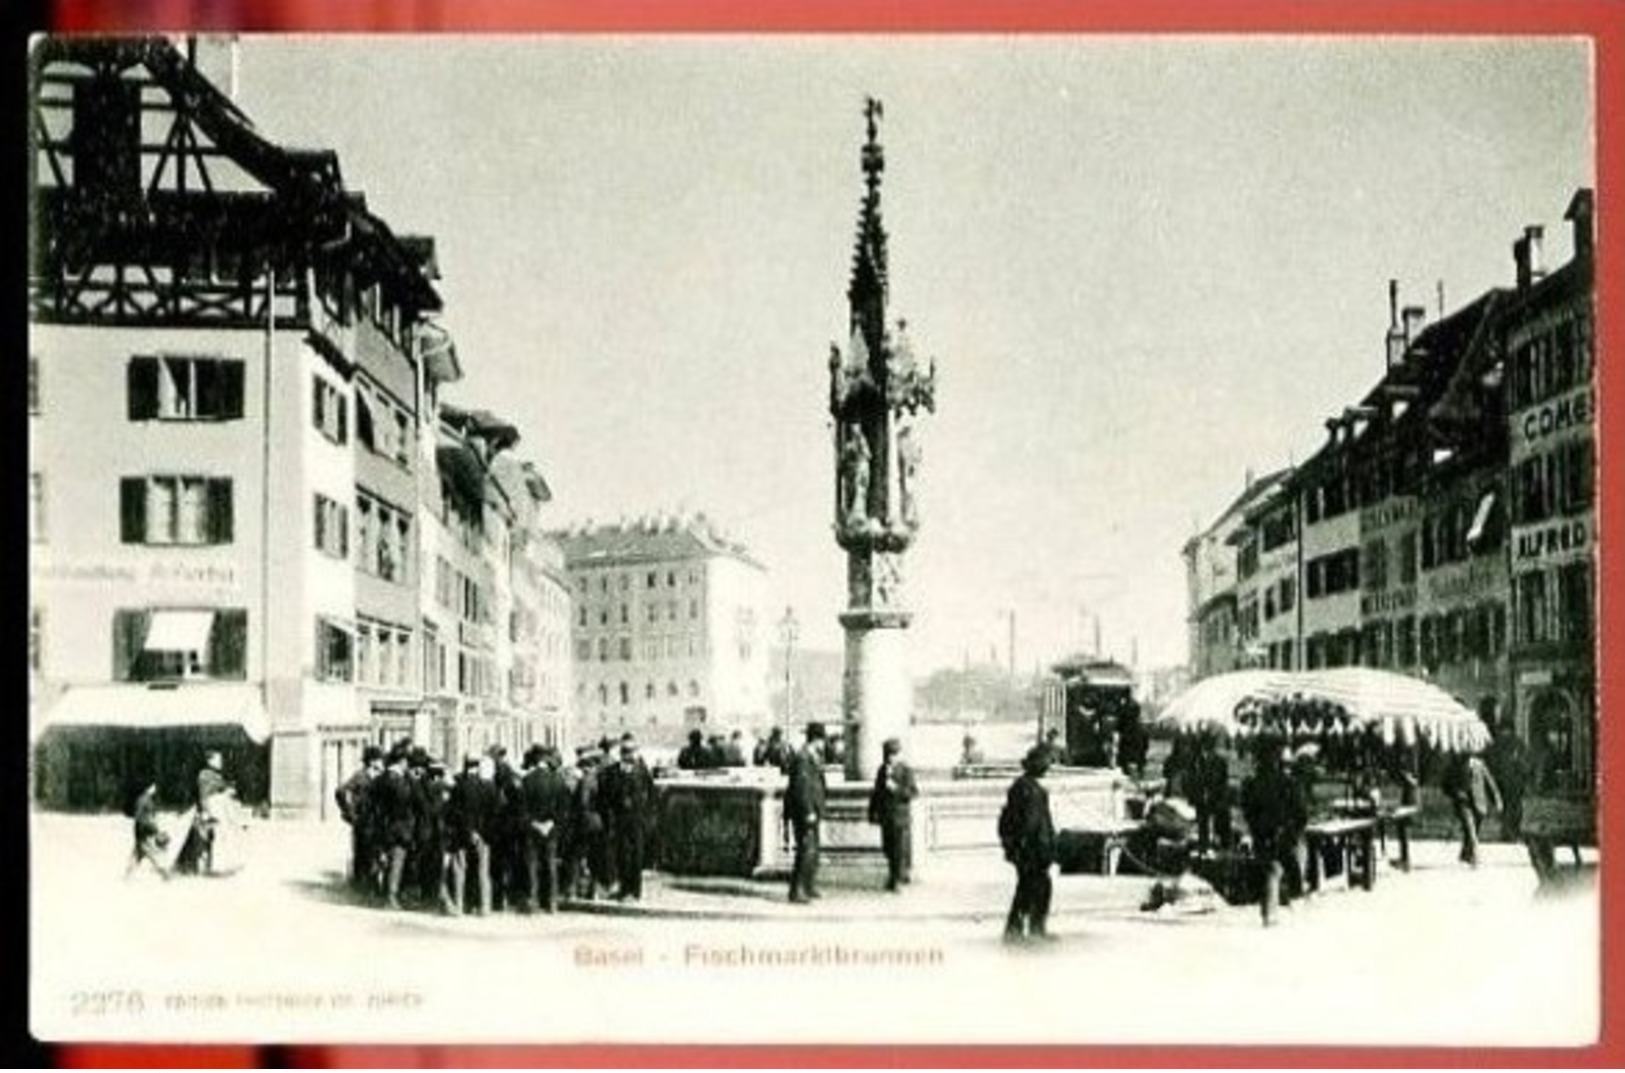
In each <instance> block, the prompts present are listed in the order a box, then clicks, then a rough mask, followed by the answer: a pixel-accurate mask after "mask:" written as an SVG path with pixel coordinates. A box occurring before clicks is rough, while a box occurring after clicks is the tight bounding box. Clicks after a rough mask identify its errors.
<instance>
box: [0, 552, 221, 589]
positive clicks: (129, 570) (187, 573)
mask: <svg viewBox="0 0 1625 1073" xmlns="http://www.w3.org/2000/svg"><path fill="white" fill-rule="evenodd" d="M28 575H29V579H30V580H31V581H34V582H36V583H49V582H55V583H68V584H79V585H177V586H188V587H190V586H198V585H207V586H214V587H219V588H236V587H237V586H238V585H239V584H240V583H241V579H240V578H239V577H238V575H237V566H236V564H235V563H230V562H212V563H199V562H189V561H187V560H184V559H158V560H155V561H153V562H145V563H143V562H138V561H133V560H117V559H106V560H79V561H69V562H54V563H52V562H31V563H29V568H28Z"/></svg>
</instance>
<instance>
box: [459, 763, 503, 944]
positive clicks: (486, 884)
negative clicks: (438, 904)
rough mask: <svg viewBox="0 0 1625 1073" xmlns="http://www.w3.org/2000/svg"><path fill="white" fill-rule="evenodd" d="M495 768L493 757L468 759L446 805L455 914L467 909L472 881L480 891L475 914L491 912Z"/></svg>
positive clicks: (495, 819)
mask: <svg viewBox="0 0 1625 1073" xmlns="http://www.w3.org/2000/svg"><path fill="white" fill-rule="evenodd" d="M495 772H496V765H495V763H494V762H493V761H492V760H491V758H490V757H484V758H475V757H469V758H468V760H467V761H466V762H465V763H464V765H463V774H462V777H461V778H459V779H458V780H457V782H456V783H455V785H453V786H452V788H451V796H450V798H449V799H448V800H447V802H446V835H447V840H448V842H449V844H450V845H451V849H452V861H453V864H452V890H451V898H450V901H451V904H452V905H453V906H455V907H456V908H455V909H453V910H452V911H453V912H461V911H462V910H463V909H464V908H465V898H466V894H467V881H468V879H469V878H470V877H472V878H473V880H474V884H475V886H476V887H477V888H478V889H479V901H478V902H477V903H475V912H477V913H479V914H480V915H481V916H484V915H486V914H488V913H490V912H491V906H492V902H493V899H492V890H491V886H492V883H491V841H492V838H493V837H494V832H495V830H496V827H497V810H498V808H499V806H500V802H499V801H498V799H497V789H496V784H495Z"/></svg>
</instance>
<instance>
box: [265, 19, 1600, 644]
mask: <svg viewBox="0 0 1625 1073" xmlns="http://www.w3.org/2000/svg"><path fill="white" fill-rule="evenodd" d="M865 94H872V95H874V96H877V97H880V98H881V99H882V100H883V101H884V103H885V108H886V114H885V119H884V121H883V124H882V140H883V142H884V143H885V146H886V154H887V171H886V177H885V185H884V188H883V208H884V214H885V220H886V224H887V228H888V230H889V232H890V235H891V270H892V316H893V317H894V318H895V317H899V316H901V317H905V318H907V320H908V321H909V325H910V334H911V335H912V336H913V338H914V340H915V345H916V347H917V349H919V350H921V351H923V352H924V353H926V354H930V355H934V356H935V357H936V359H937V367H938V388H937V400H938V413H937V415H936V416H935V418H934V419H931V420H930V421H929V422H928V424H927V431H926V438H925V441H924V442H925V459H924V463H923V465H922V467H921V480H922V483H923V485H924V489H923V492H922V493H921V495H922V510H923V522H924V524H923V529H922V531H921V533H920V536H919V538H918V540H917V542H916V544H915V546H914V548H913V550H912V551H911V552H910V556H909V558H910V560H911V565H910V567H909V570H908V575H907V577H908V583H909V588H910V601H911V603H912V606H913V607H914V609H915V610H916V619H915V625H914V629H913V633H914V640H913V651H914V660H915V664H916V669H917V670H922V671H923V670H925V669H928V668H929V667H932V666H935V665H939V664H943V663H951V664H957V663H959V661H960V660H961V659H962V658H963V657H964V656H965V655H966V654H968V655H969V656H970V658H971V659H973V660H976V659H986V658H988V656H989V654H990V652H991V650H992V649H993V648H994V646H997V648H998V652H999V658H1000V659H1001V660H1002V659H1003V658H1004V646H1005V643H1006V639H1007V638H1006V625H1005V620H1004V618H1003V615H1004V612H1005V611H1006V610H1007V609H1014V610H1015V612H1016V619H1017V660H1018V662H1019V663H1020V664H1021V666H1022V667H1023V668H1024V669H1026V668H1030V667H1031V666H1032V665H1033V664H1034V663H1035V662H1038V661H1044V662H1047V661H1049V660H1051V659H1053V658H1054V657H1056V656H1057V655H1059V654H1061V653H1062V651H1063V650H1067V649H1072V648H1076V647H1077V646H1078V643H1079V641H1080V639H1081V638H1082V637H1087V636H1088V635H1089V632H1090V629H1091V628H1089V627H1084V626H1083V625H1082V624H1083V623H1084V622H1085V621H1086V618H1085V616H1086V615H1087V614H1097V615H1098V616H1099V617H1100V620H1101V630H1102V635H1103V640H1104V642H1105V647H1106V648H1108V649H1110V650H1112V651H1114V652H1115V653H1116V654H1117V655H1118V656H1119V657H1122V658H1126V657H1128V655H1129V654H1130V651H1131V648H1132V647H1133V645H1134V644H1135V641H1136V640H1137V642H1138V651H1139V655H1140V659H1141V662H1142V663H1143V664H1162V663H1173V662H1181V661H1183V659H1184V657H1185V637H1186V634H1185V612H1186V608H1185V589H1184V573H1183V567H1182V563H1181V559H1180V555H1179V549H1180V546H1181V545H1182V544H1183V542H1184V541H1185V540H1186V539H1187V538H1188V537H1189V536H1190V535H1191V533H1192V532H1193V531H1194V528H1195V526H1196V523H1197V521H1198V520H1201V521H1202V523H1203V524H1205V523H1206V522H1207V521H1209V520H1211V518H1212V517H1213V515H1214V514H1216V513H1217V512H1218V511H1219V510H1221V509H1223V507H1224V506H1225V505H1226V504H1227V503H1228V502H1229V501H1230V500H1231V499H1233V498H1234V497H1235V496H1236V495H1237V494H1238V493H1239V492H1240V491H1241V489H1242V484H1243V480H1244V476H1245V473H1246V471H1247V470H1248V469H1249V468H1252V469H1254V470H1256V471H1258V472H1263V471H1265V470H1269V469H1273V468H1275V467H1278V466H1281V465H1285V464H1287V463H1289V462H1290V461H1292V460H1294V459H1298V460H1301V459H1302V458H1304V457H1307V455H1308V454H1309V453H1311V452H1312V451H1313V450H1315V448H1316V447H1317V446H1318V445H1319V442H1320V440H1321V438H1322V437H1323V436H1324V430H1323V428H1322V425H1321V421H1322V419H1323V418H1324V417H1325V416H1327V415H1328V414H1329V413H1331V412H1332V411H1334V410H1341V408H1342V407H1343V406H1344V405H1345V404H1346V403H1348V402H1350V401H1352V400H1353V399H1354V397H1355V396H1356V395H1358V394H1360V393H1362V392H1363V391H1364V390H1365V389H1366V388H1368V387H1369V386H1370V385H1371V384H1372V383H1373V382H1374V381H1375V380H1376V379H1377V378H1378V377H1379V376H1380V375H1381V371H1382V364H1383V333H1384V330H1385V329H1386V327H1387V318H1388V295H1387V281H1388V280H1389V279H1390V278H1397V279H1398V280H1399V281H1400V284H1401V291H1402V294H1401V297H1402V300H1403V301H1405V302H1406V303H1407V304H1409V303H1417V304H1425V305H1426V306H1427V307H1428V313H1429V318H1430V319H1432V318H1433V317H1435V316H1436V315H1437V301H1438V285H1439V281H1443V287H1444V293H1445V305H1446V308H1447V310H1448V309H1454V308H1457V307H1459V306H1460V305H1463V304H1465V303H1466V302H1468V301H1470V300H1471V299H1472V298H1473V297H1475V296H1476V295H1478V294H1479V293H1481V292H1482V291H1483V290H1485V289H1486V288H1488V287H1492V286H1498V285H1506V284H1508V283H1509V282H1510V281H1511V279H1512V257H1511V252H1510V250H1511V243H1512V241H1513V239H1514V238H1515V237H1517V235H1518V234H1519V232H1520V231H1521V229H1522V227H1523V226H1524V225H1525V224H1528V223H1543V224H1545V225H1546V227H1547V235H1548V239H1547V259H1548V261H1549V263H1552V264H1556V263H1560V262H1561V261H1562V260H1566V259H1567V258H1568V256H1569V250H1570V242H1569V236H1568V229H1567V225H1566V224H1565V223H1564V222H1563V220H1562V213H1563V210H1564V208H1565V207H1566V205H1567V203H1568V199H1569V196H1570V195H1571V194H1572V193H1573V191H1574V189H1575V188H1576V187H1578V186H1582V185H1591V184H1592V183H1593V182H1594V178H1593V175H1594V155H1593V142H1592V116H1593V108H1592V103H1591V102H1592V93H1591V56H1590V51H1589V48H1588V46H1587V44H1586V43H1585V42H1584V41H1581V40H1578V39H1556V38H1549V39H1542V40H1515V39H1487V38H1486V39H1473V40H1466V39H1457V40H1450V39H1440V38H1432V39H1362V40H1349V39H1344V40H1330V39H1327V40H1319V41H1316V40H1311V39H1278V38H1277V39H1270V38H1252V39H1240V38H1235V39H1219V38H1208V39H1196V38H1171V37H1162V38H1147V37H1114V38H1087V37H1066V36H1034V37H980V38H975V37H942V36H932V37H925V36H919V37H911V38H870V37H842V36H823V37H807V38H789V37H780V38H762V37H681V38H654V37H642V38H603V37H599V38H594V37H564V38H560V37H554V38H522V37H488V38H454V37H437V38H421V39H413V38H356V37H348V38H314V37H304V38H283V39H267V38H248V39H245V41H244V43H243V48H242V64H241V96H240V100H241V103H242V104H243V105H244V107H245V110H246V111H247V112H248V114H249V115H250V116H251V117H253V118H254V120H255V121H256V123H257V125H258V126H259V127H260V129H261V130H262V131H263V132H264V133H266V134H267V135H268V136H270V137H272V138H273V139H276V140H278V141H281V142H283V143H285V144H290V145H297V146H309V147H318V146H322V147H330V148H333V149H335V150H337V151H338V153H339V156H340V162H341V166H342V169H343V173H344V177H345V181H346V183H347V185H348V186H350V187H351V188H352V189H358V190H361V191H364V192H365V193H366V194H367V197H368V201H369V205H370V206H371V207H372V209H373V210H374V211H375V212H377V213H378V214H379V215H381V216H382V217H383V218H384V219H385V220H387V221H388V222H389V223H390V225H391V227H393V228H394V229H395V230H396V231H397V232H398V233H423V234H430V235H433V236H434V237H435V238H436V240H437V242H438V248H439V257H440V264H441V268H442V271H443V273H444V276H445V278H444V280H443V282H442V284H441V293H442V295H443V296H444V298H445V300H446V309H447V311H446V316H445V323H446V324H447V325H448V327H450V328H451V329H452V331H453V333H454V334H455V336H456V338H457V341H458V347H459V352H460V354H461V357H462V359H463V365H464V368H465V370H466V372H467V376H466V378H465V380H464V381H463V382H462V383H460V384H459V385H457V386H456V387H455V388H454V390H453V392H452V393H451V394H450V395H449V398H450V399H451V400H452V401H455V402H459V403H461V404H465V405H471V406H481V407H488V408H492V409H495V410H497V411H499V412H501V413H503V414H504V415H506V416H508V417H510V418H512V419H513V420H515V421H516V422H517V423H518V425H519V426H520V428H521V431H522V434H523V437H524V440H523V443H522V444H521V445H520V447H519V451H520V453H522V454H525V455H527V456H529V457H531V458H534V459H535V460H536V461H537V462H538V463H539V464H540V465H541V467H542V469H543V470H544V472H545V473H546V474H547V477H548V479H549V481H550V483H551V485H552V487H553V489H554V492H555V497H556V498H555V501H554V503H553V506H552V518H551V523H552V524H555V525H558V526H563V525H565V524H568V523H571V522H574V521H579V520H583V519H586V518H593V519H597V520H600V521H602V520H613V519H615V518H617V517H619V516H621V515H623V514H625V515H634V516H635V515H638V514H642V513H646V512H649V511H654V510H669V509H674V508H680V507H686V508H689V509H696V510H704V511H706V512H707V513H709V514H711V515H713V516H715V517H718V518H719V519H721V520H722V521H723V522H724V523H725V524H726V525H727V526H728V527H729V528H731V529H732V530H733V531H735V532H736V533H737V534H738V535H739V536H740V537H741V538H742V539H744V540H745V541H746V542H747V543H748V544H749V545H750V546H751V548H752V549H753V550H754V551H755V553H756V554H757V555H758V556H759V557H760V558H761V559H762V560H763V561H764V562H766V563H767V564H768V565H769V567H770V568H771V581H770V594H771V600H772V606H773V607H774V609H775V612H774V617H775V618H777V616H778V614H780V613H782V611H781V609H782V608H783V607H784V606H785V605H794V607H795V609H796V613H797V616H798V618H799V619H800V621H801V623H802V627H801V636H802V644H803V645H811V646H813V647H825V648H835V647H838V646H839V644H840V628H839V625H838V624H837V622H836V617H835V616H836V614H837V612H838V611H839V610H840V609H841V604H842V602H843V600H844V593H845V586H844V567H843V563H842V559H841V553H840V551H839V549H838V548H837V547H836V545H835V543H834V541H833V539H832V536H831V529H830V526H831V521H832V519H831V516H830V507H831V502H832V497H831V491H830V489H831V483H832V481H833V479H834V478H833V474H832V472H831V449H830V446H829V435H830V433H829V418H828V414H827V411H826V403H827V397H828V396H827V385H826V379H825V378H826V375H827V374H826V366H825V362H826V358H827V355H828V351H829V344H830V342H831V341H833V340H837V339H842V338H843V337H844V335H845V325H846V307H845V290H846V284H847V277H848V271H849V266H850V259H851V252H852V239H853V230H854V223H855V220H856V214H857V208H858V201H859V197H860V195H861V192H862V183H861V175H860V172H859V169H858V162H859V147H860V145H861V143H862V139H863V117H862V112H861V107H862V101H863V97H864V95H865Z"/></svg>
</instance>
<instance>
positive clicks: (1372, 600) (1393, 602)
mask: <svg viewBox="0 0 1625 1073" xmlns="http://www.w3.org/2000/svg"><path fill="white" fill-rule="evenodd" d="M1415 606H1416V590H1415V589H1414V588H1412V587H1411V586H1409V585H1407V586H1406V587H1404V588H1402V589H1385V590H1383V591H1381V592H1368V593H1365V594H1364V595H1362V596H1361V597H1360V614H1361V615H1362V616H1364V615H1386V614H1388V613H1390V612H1393V611H1409V610H1410V609H1411V608H1413V607H1415Z"/></svg>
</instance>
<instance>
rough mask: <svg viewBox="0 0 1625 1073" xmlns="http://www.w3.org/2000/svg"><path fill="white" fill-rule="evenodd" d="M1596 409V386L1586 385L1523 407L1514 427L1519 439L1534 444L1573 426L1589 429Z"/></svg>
mask: <svg viewBox="0 0 1625 1073" xmlns="http://www.w3.org/2000/svg"><path fill="white" fill-rule="evenodd" d="M1596 409H1597V407H1596V396H1595V394H1594V389H1592V388H1591V387H1589V386H1587V387H1583V388H1579V389H1577V390H1575V391H1571V392H1569V393H1568V394H1567V395H1559V396H1558V397H1557V398H1555V399H1549V400H1547V401H1546V402H1543V403H1541V404H1540V405H1539V406H1532V407H1530V408H1529V409H1527V410H1524V411H1522V412H1521V413H1519V414H1517V415H1516V416H1514V417H1513V419H1512V427H1513V429H1514V431H1515V433H1516V435H1517V438H1518V442H1520V443H1523V444H1528V445H1532V444H1536V443H1539V442H1540V441H1541V440H1544V439H1547V438H1549V437H1551V436H1555V435H1557V434H1558V433H1560V432H1565V431H1567V430H1568V429H1571V428H1585V429H1587V430H1588V431H1589V430H1590V429H1591V426H1592V417H1593V416H1594V415H1595V414H1596Z"/></svg>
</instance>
